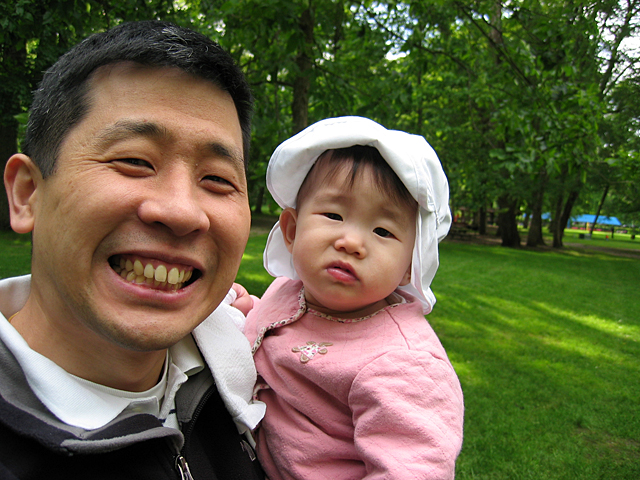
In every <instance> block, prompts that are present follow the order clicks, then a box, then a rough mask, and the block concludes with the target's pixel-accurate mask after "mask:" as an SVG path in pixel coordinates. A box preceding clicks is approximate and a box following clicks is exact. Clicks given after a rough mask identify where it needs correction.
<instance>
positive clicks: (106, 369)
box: [11, 297, 167, 392]
mask: <svg viewBox="0 0 640 480" xmlns="http://www.w3.org/2000/svg"><path fill="white" fill-rule="evenodd" d="M32 300H33V299H32V297H30V298H29V300H27V303H26V305H25V306H24V307H23V308H22V309H21V310H20V311H19V312H18V313H17V315H15V316H14V317H13V318H12V321H11V324H12V325H13V327H14V328H15V329H16V330H17V331H18V333H20V335H21V336H22V337H23V338H24V340H25V341H26V342H27V344H28V345H29V347H30V348H31V349H32V350H34V351H36V352H38V353H39V354H41V355H43V356H45V357H47V358H48V359H49V360H51V361H53V362H54V363H56V364H57V365H58V366H60V367H61V368H63V369H64V370H66V371H67V372H68V373H70V374H72V375H75V376H77V377H80V378H83V379H85V380H89V381H91V382H94V383H97V384H100V385H105V386H107V387H111V388H115V389H118V390H125V391H132V392H142V391H146V390H148V389H150V388H151V387H153V386H154V385H156V383H157V382H158V379H159V378H160V375H161V374H162V369H163V366H164V361H165V357H166V352H167V350H166V349H164V350H157V351H150V352H140V351H135V350H132V349H128V348H125V347H123V346H120V345H116V344H114V343H112V342H110V341H108V340H107V339H105V338H103V337H102V336H100V335H99V334H98V333H96V332H94V331H92V330H90V329H88V328H86V326H84V325H79V324H75V325H74V324H73V322H70V324H69V325H66V324H64V326H65V327H66V329H65V328H60V326H59V324H56V323H54V322H51V321H48V318H47V316H46V315H44V314H43V312H42V309H41V308H38V306H37V305H35V306H34V303H35V302H33V301H32ZM69 330H73V331H72V332H70V331H69Z"/></svg>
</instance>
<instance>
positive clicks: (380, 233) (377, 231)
mask: <svg viewBox="0 0 640 480" xmlns="http://www.w3.org/2000/svg"><path fill="white" fill-rule="evenodd" d="M373 233H375V234H376V235H378V236H379V237H382V238H388V237H393V233H391V232H390V231H389V230H387V229H386V228H381V227H378V228H375V229H374V230H373Z"/></svg>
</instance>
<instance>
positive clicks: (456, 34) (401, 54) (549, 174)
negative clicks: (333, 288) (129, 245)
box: [0, 0, 640, 247]
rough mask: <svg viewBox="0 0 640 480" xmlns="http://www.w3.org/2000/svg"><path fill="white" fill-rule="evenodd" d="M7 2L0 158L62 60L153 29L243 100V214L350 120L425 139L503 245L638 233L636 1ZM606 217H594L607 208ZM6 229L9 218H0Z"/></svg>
mask: <svg viewBox="0 0 640 480" xmlns="http://www.w3.org/2000/svg"><path fill="white" fill-rule="evenodd" d="M44 3H46V5H45V6H43V2H41V1H38V2H36V1H35V0H10V1H8V2H5V3H3V4H2V6H0V24H1V25H0V26H2V29H1V30H0V38H1V39H2V42H1V47H0V48H1V50H0V55H1V58H2V71H1V74H2V81H0V88H1V89H2V97H1V98H2V102H1V103H0V136H1V139H0V145H2V146H3V150H2V156H3V157H4V159H5V160H6V158H8V156H9V155H10V154H11V153H13V151H14V150H15V149H16V147H17V144H16V140H17V138H18V127H19V122H18V121H17V119H21V118H24V116H25V112H26V111H27V109H28V105H29V101H30V94H29V92H30V91H31V90H33V88H34V87H35V85H36V84H37V82H38V80H39V78H40V75H41V73H42V71H43V70H44V69H45V68H46V67H47V66H48V65H50V64H51V63H52V62H53V61H55V58H56V57H57V56H58V55H59V54H61V53H62V52H63V51H64V50H66V49H67V48H68V47H69V46H70V45H72V44H73V43H75V42H77V41H79V40H80V39H81V38H83V37H84V36H86V35H87V34H89V33H91V32H94V31H98V30H102V29H106V28H108V27H109V26H112V25H114V24H116V23H119V22H122V21H127V20H135V19H143V18H147V19H148V18H164V19H168V20H171V21H174V22H176V23H180V24H183V25H186V26H190V27H191V28H194V29H196V30H199V31H201V32H203V33H205V34H207V35H209V36H210V37H212V38H213V39H214V40H216V41H218V42H219V43H220V44H221V45H223V46H224V47H225V48H227V49H228V50H229V51H230V52H232V55H233V56H234V57H235V58H236V59H237V61H238V62H239V64H240V65H241V67H242V69H243V70H244V71H245V73H246V74H247V77H248V79H249V82H250V84H251V85H252V88H253V90H254V94H255V97H256V114H255V117H254V128H253V143H252V154H251V163H250V171H249V180H250V187H251V201H252V204H253V206H254V208H256V209H258V210H260V209H262V208H263V206H265V204H266V205H267V207H268V205H269V201H270V199H269V196H268V193H266V192H265V184H264V175H265V170H266V164H267V162H268V159H269V156H270V155H271V153H272V152H273V150H274V149H275V147H276V146H277V145H278V144H279V143H280V142H282V141H283V140H284V139H286V138H287V137H289V136H290V135H292V134H294V133H296V132H298V131H300V130H301V129H303V128H304V127H306V126H307V125H309V124H310V123H313V122H315V121H317V120H320V119H322V118H325V117H330V116H338V115H362V116H366V117H369V118H372V119H374V120H376V121H379V122H381V123H382V124H384V125H385V126H386V127H388V128H396V129H402V130H405V131H409V132H411V133H416V134H420V135H423V136H424V137H425V138H426V139H427V141H429V142H430V143H431V144H432V145H433V146H434V148H435V149H436V151H437V152H438V154H439V156H440V158H441V160H442V163H443V165H444V168H445V171H446V173H447V175H448V177H449V181H450V184H451V206H452V210H453V211H454V214H455V213H460V212H462V211H465V212H469V211H470V212H473V213H474V218H473V221H474V223H475V224H476V225H477V227H478V228H479V229H480V230H481V231H484V229H485V220H486V218H487V212H493V213H494V214H495V216H496V218H498V220H499V227H500V234H501V237H502V243H503V245H506V246H515V245H519V244H520V242H521V239H520V237H519V233H518V229H517V223H516V222H517V218H518V217H519V216H520V215H522V214H526V216H527V220H528V221H529V226H530V228H529V234H528V238H527V239H526V242H527V244H528V245H532V246H533V245H538V244H540V243H541V242H543V239H542V214H543V213H547V212H548V213H550V214H551V217H552V222H551V229H552V232H553V235H554V237H553V238H554V240H553V244H554V246H557V247H559V246H562V235H563V232H564V226H565V225H566V224H567V220H568V219H569V217H570V216H571V215H572V213H574V212H575V211H576V210H582V211H584V212H585V213H594V212H593V211H592V210H593V209H596V208H598V206H599V205H604V207H600V208H604V210H607V211H606V212H604V211H603V214H611V215H614V214H615V215H617V216H618V217H621V218H622V219H623V220H625V221H627V222H632V221H634V222H638V221H639V220H640V199H639V195H638V194H639V192H638V184H639V182H638V180H640V178H639V177H640V168H639V161H640V159H639V157H638V155H639V154H638V146H639V145H638V143H639V141H638V120H639V115H640V103H639V102H640V100H638V98H639V97H638V95H637V94H638V93H639V92H638V90H639V89H640V74H639V72H638V70H637V67H636V63H637V62H636V60H637V57H638V52H637V51H636V50H634V48H633V44H632V43H630V40H632V39H634V38H635V37H636V35H637V33H638V32H637V30H638V19H639V11H640V0H627V1H613V0H603V1H591V2H574V1H570V0H567V1H551V2H541V1H537V0H520V1H510V2H499V1H495V0H491V1H488V0H480V1H474V2H470V1H442V0H432V1H424V0H408V1H379V2H378V1H371V0H361V1H347V0H237V1H222V0H196V1H187V0H183V1H181V2H172V1H168V0H140V1H135V0H128V1H126V0H120V1H112V2H109V3H108V5H107V2H103V1H97V0H84V1H81V0H64V1H63V0H58V1H55V0H48V1H47V2H44ZM603 199H604V201H603V202H601V200H603ZM4 226H5V228H6V214H5V218H4Z"/></svg>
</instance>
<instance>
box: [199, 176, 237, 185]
mask: <svg viewBox="0 0 640 480" xmlns="http://www.w3.org/2000/svg"><path fill="white" fill-rule="evenodd" d="M204 179H205V180H209V181H210V182H215V183H221V184H224V185H232V183H231V182H230V181H229V180H226V179H224V178H222V177H219V176H217V175H207V176H206V177H204Z"/></svg>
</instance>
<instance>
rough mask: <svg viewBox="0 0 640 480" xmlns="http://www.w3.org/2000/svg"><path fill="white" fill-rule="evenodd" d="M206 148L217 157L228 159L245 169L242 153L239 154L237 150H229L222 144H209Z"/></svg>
mask: <svg viewBox="0 0 640 480" xmlns="http://www.w3.org/2000/svg"><path fill="white" fill-rule="evenodd" d="M205 148H206V149H207V150H208V151H209V152H211V153H213V154H214V155H215V156H217V157H223V158H227V159H229V160H231V161H232V162H233V163H236V164H237V165H238V166H240V167H242V168H244V157H243V156H242V152H239V151H238V150H237V149H235V148H229V147H227V146H226V145H225V144H223V143H220V142H210V143H207V144H206V147H205Z"/></svg>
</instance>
